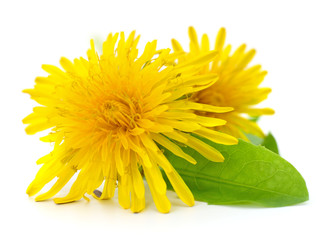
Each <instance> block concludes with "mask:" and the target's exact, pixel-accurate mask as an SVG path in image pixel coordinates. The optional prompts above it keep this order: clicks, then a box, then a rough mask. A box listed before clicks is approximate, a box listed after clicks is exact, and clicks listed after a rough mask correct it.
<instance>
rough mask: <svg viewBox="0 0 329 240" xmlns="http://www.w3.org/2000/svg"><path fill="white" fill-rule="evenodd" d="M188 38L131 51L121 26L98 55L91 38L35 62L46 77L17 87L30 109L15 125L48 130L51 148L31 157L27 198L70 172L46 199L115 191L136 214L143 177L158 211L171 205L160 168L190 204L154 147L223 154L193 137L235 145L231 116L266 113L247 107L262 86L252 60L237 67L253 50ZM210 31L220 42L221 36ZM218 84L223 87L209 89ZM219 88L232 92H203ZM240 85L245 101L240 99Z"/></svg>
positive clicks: (218, 157)
mask: <svg viewBox="0 0 329 240" xmlns="http://www.w3.org/2000/svg"><path fill="white" fill-rule="evenodd" d="M190 36H191V41H192V43H191V53H188V54H182V48H181V47H180V46H179V45H178V43H177V42H176V41H174V50H175V51H176V52H178V53H177V54H176V53H170V49H162V50H157V49H156V41H153V42H149V43H147V45H146V46H145V50H144V52H142V53H141V54H138V48H137V44H138V41H139V36H137V37H136V36H135V32H132V33H131V34H130V35H129V37H128V38H125V36H124V34H123V33H120V34H114V35H113V34H110V35H109V36H108V38H107V39H106V41H105V42H104V43H103V53H102V54H101V55H100V56H99V55H98V54H97V52H96V51H95V47H94V43H93V41H91V48H90V49H89V50H88V52H87V56H88V59H84V58H82V57H81V58H79V59H74V61H73V62H71V61H70V60H68V59H66V58H61V60H60V64H61V67H62V68H58V67H55V66H51V65H43V66H42V67H43V69H44V70H45V71H46V72H47V73H48V74H49V75H48V76H47V77H37V78H36V80H35V83H36V84H35V86H34V88H33V89H26V90H24V92H25V93H28V94H30V96H31V98H32V99H33V100H35V101H36V102H37V103H38V104H39V106H36V107H34V108H33V113H31V114H30V115H28V116H27V117H26V118H24V119H23V123H25V124H28V126H27V128H26V132H27V133H28V134H34V133H36V132H40V131H43V130H47V129H50V131H49V132H48V134H47V135H46V136H45V137H42V138H41V140H42V141H44V142H52V143H53V144H54V149H53V151H52V152H51V153H49V154H48V155H46V156H44V157H42V158H40V159H39V160H38V161H37V163H38V164H43V166H42V167H41V168H40V170H39V172H38V173H37V175H36V177H35V179H34V180H33V181H32V183H31V184H30V185H29V187H28V189H27V193H28V194H29V195H30V196H32V195H35V194H37V193H38V192H40V191H41V190H42V188H43V187H44V186H45V185H46V184H47V183H49V182H50V181H52V180H53V179H56V180H57V181H56V182H55V183H54V185H53V186H52V187H51V188H50V190H48V191H47V192H45V193H42V194H40V195H38V196H37V197H36V198H35V200H36V201H42V200H45V199H49V198H52V197H53V196H55V195H56V194H57V193H58V192H59V191H60V190H61V189H62V188H63V187H64V186H65V185H66V184H67V183H68V181H69V180H70V179H71V178H72V177H73V176H74V175H75V174H78V175H77V178H76V180H75V182H74V183H73V185H72V187H71V189H70V192H69V193H68V194H67V195H66V196H65V197H60V198H55V199H54V201H55V203H67V202H72V201H76V200H79V199H81V198H87V197H86V196H85V194H89V195H93V196H94V197H95V198H97V199H109V198H112V197H113V196H114V193H115V189H116V188H118V197H119V203H120V205H121V206H122V207H123V208H125V209H126V208H130V209H131V211H133V212H140V211H142V210H143V209H144V207H145V197H144V196H145V188H144V180H143V175H144V176H145V179H146V181H147V183H148V185H149V188H150V191H151V194H152V196H153V199H154V202H155V205H156V207H157V209H158V210H159V211H160V212H163V213H167V212H169V210H170V207H171V204H170V202H169V200H168V198H167V196H166V189H167V186H166V183H165V181H164V180H163V178H162V174H161V171H160V169H162V170H163V172H164V173H165V174H166V175H167V177H168V179H169V181H170V182H171V184H172V186H173V188H174V190H175V192H176V193H177V195H178V196H179V197H180V199H181V200H182V201H183V202H184V203H186V204H187V205H188V206H192V205H194V198H193V195H192V193H191V192H190V190H189V188H188V187H187V186H186V184H185V183H184V181H183V180H182V179H181V177H180V176H179V174H178V173H177V172H176V170H175V169H174V168H173V167H172V165H171V164H170V162H169V161H168V160H167V159H166V157H165V156H164V154H163V149H167V150H168V151H171V152H172V153H174V154H175V155H177V156H179V157H181V158H183V159H185V160H187V161H189V162H190V163H191V164H196V160H195V159H193V157H192V156H190V155H188V154H186V153H185V152H184V151H183V149H184V146H189V147H191V148H194V149H195V150H196V151H198V152H199V153H200V154H201V155H203V156H204V157H206V158H207V159H209V160H210V161H215V162H222V161H223V160H224V157H223V156H222V154H221V153H220V152H218V150H216V149H215V148H213V147H211V146H209V145H207V144H206V143H204V142H203V141H201V140H200V138H199V137H201V138H206V139H209V140H211V141H213V142H216V143H219V144H226V145H233V144H236V143H237V139H236V138H235V136H236V137H240V135H239V134H235V133H236V132H234V130H232V131H228V130H227V129H231V128H232V129H233V127H232V126H236V127H237V128H239V129H242V130H245V129H247V130H248V129H251V128H250V126H251V124H250V123H248V124H246V125H244V124H245V123H244V122H243V121H242V120H240V121H238V120H237V119H238V117H239V115H238V114H239V113H242V112H245V113H249V114H250V115H259V113H262V114H263V113H266V111H267V113H269V112H270V110H264V109H249V108H248V106H247V105H248V103H249V104H255V103H257V102H259V101H261V100H263V99H264V98H265V97H266V96H267V93H268V92H269V91H268V90H267V89H265V90H264V89H263V90H257V89H254V88H255V86H257V83H259V82H260V81H261V80H262V78H263V76H264V73H263V72H260V70H259V69H260V68H259V67H256V68H252V70H249V69H247V70H244V68H245V66H246V65H247V64H248V62H249V60H250V59H251V55H253V54H251V53H244V48H243V47H242V48H241V49H240V50H237V53H236V54H233V56H231V57H229V54H228V52H229V51H228V50H225V49H224V50H222V46H223V43H220V44H218V43H217V45H218V46H217V47H216V49H215V51H209V48H208V47H206V45H207V41H206V42H205V43H204V41H203V43H202V49H201V50H200V49H198V46H199V45H198V44H197V42H196V36H195V33H194V30H193V29H190ZM219 38H220V39H219V41H220V42H221V41H223V39H222V38H223V37H219ZM219 53H220V54H219ZM177 58H178V61H177ZM227 59H230V60H227ZM238 60H239V61H238ZM235 61H238V62H239V63H238V64H237V63H235ZM173 63H174V64H173ZM224 63H226V64H225V66H227V67H229V68H228V69H226V70H225V67H223V66H222V65H221V64H224ZM210 65H211V66H213V69H212V70H211V69H209V66H210ZM233 65H234V66H233ZM214 66H216V67H214ZM234 67H235V69H232V68H234ZM236 69H240V72H241V73H240V74H238V72H237V71H236ZM241 75H242V76H245V78H244V79H246V86H247V87H246V88H245V87H244V88H243V91H242V94H240V95H237V94H238V93H239V89H235V90H233V89H234V87H233V85H234V86H239V84H240V83H237V82H238V81H239V80H240V79H241V78H242V76H241ZM223 76H224V77H223ZM218 79H219V80H218ZM247 80H249V83H247V82H248V81H247ZM230 81H232V83H231V84H229V82H230ZM219 83H220V84H223V83H227V85H225V87H218V84H219ZM253 87H254V88H253ZM218 89H221V91H220V93H218V95H219V96H222V95H223V96H224V93H223V92H225V91H229V93H228V94H227V95H225V97H226V96H231V98H228V99H229V100H226V101H224V102H221V103H218V102H217V100H213V99H211V98H212V97H213V96H214V95H216V94H217V93H216V92H217V90H218ZM248 92H249V93H250V94H252V95H253V98H252V100H251V98H250V97H249V98H247V95H248ZM210 93H211V94H210ZM234 94H235V95H234ZM239 97H242V98H243V99H240V100H239V99H238V98H239ZM214 98H215V99H217V98H216V97H215V96H214ZM225 99H226V98H225ZM233 103H234V104H233ZM240 103H243V104H242V105H239V104H240ZM225 104H227V105H225ZM237 109H238V110H237ZM233 110H234V111H233ZM233 116H234V117H233ZM235 116H237V117H235ZM240 118H241V117H240ZM224 119H225V120H224ZM245 121H246V122H247V120H245ZM241 125H242V126H241ZM224 126H226V128H225V127H224ZM253 126H254V125H253ZM244 127H246V128H244ZM218 129H220V130H221V131H217V130H218ZM257 129H258V128H257ZM258 130H259V129H258ZM225 132H226V133H225ZM245 132H248V131H245ZM250 132H252V131H250ZM258 132H259V131H258ZM191 133H193V134H191ZM227 133H229V134H227ZM231 135H233V136H231ZM195 136H199V137H195ZM141 173H143V175H142V174H141ZM101 185H103V189H102V192H101V194H98V193H99V192H95V191H94V190H95V189H97V188H99V187H100V186H101Z"/></svg>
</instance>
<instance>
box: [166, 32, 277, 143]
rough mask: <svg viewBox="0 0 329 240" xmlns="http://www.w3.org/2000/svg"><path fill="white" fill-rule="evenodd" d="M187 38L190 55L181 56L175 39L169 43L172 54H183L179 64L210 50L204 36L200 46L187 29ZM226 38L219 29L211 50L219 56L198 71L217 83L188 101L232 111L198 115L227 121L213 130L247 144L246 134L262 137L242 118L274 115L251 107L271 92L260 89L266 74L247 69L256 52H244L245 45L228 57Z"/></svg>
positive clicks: (179, 46)
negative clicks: (229, 108) (244, 141)
mask: <svg viewBox="0 0 329 240" xmlns="http://www.w3.org/2000/svg"><path fill="white" fill-rule="evenodd" d="M189 37H190V51H189V52H184V50H183V48H182V47H181V45H180V44H179V42H178V41H176V40H175V39H173V40H172V46H173V49H174V51H175V52H177V53H184V54H181V55H180V58H179V63H182V62H185V61H188V59H190V58H194V57H196V56H200V55H202V54H204V53H205V52H208V51H209V49H210V47H209V45H210V44H209V38H208V36H207V35H206V34H204V35H203V36H202V39H201V44H199V42H198V37H197V34H196V31H195V29H194V28H193V27H190V28H189ZM225 37H226V31H225V29H224V28H221V29H220V30H219V32H218V34H217V38H216V43H215V47H214V51H216V52H217V53H218V54H217V56H216V57H215V58H214V60H213V61H211V62H210V63H209V64H207V65H205V66H204V67H203V68H202V70H201V73H202V74H207V73H214V74H217V75H218V81H217V82H216V83H215V84H213V85H212V86H210V87H209V88H206V89H203V90H201V91H199V92H197V93H194V94H193V96H192V99H191V100H192V101H194V102H198V103H205V104H210V105H213V106H226V107H233V108H234V111H231V112H228V113H225V114H220V115H218V114H217V113H210V112H198V114H199V115H202V116H208V117H220V118H221V119H224V120H226V121H227V124H225V125H222V126H216V127H215V129H217V130H219V131H221V132H225V133H228V134H230V135H232V136H235V137H237V138H242V139H244V140H247V141H248V138H247V137H246V135H245V134H246V133H250V134H253V135H255V136H258V137H261V138H263V137H264V133H263V131H262V130H261V129H260V127H259V126H258V125H257V123H255V122H254V121H252V120H250V119H248V118H246V117H245V116H244V115H247V116H249V117H259V116H261V115H271V114H274V111H273V109H271V108H253V107H252V106H253V105H256V104H258V103H260V102H262V101H263V100H265V99H266V98H267V96H268V94H269V93H270V92H271V89H270V88H259V85H260V84H261V83H262V81H263V80H264V77H265V76H266V74H267V72H266V71H263V70H261V66H260V65H255V66H252V67H249V66H248V64H249V63H250V61H251V60H252V59H253V57H254V56H255V53H256V51H255V50H254V49H252V50H249V51H246V45H245V44H243V45H241V46H240V47H239V48H238V49H237V50H235V51H234V53H233V54H230V53H231V48H232V47H231V45H227V46H225Z"/></svg>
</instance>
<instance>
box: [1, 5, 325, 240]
mask: <svg viewBox="0 0 329 240" xmlns="http://www.w3.org/2000/svg"><path fill="white" fill-rule="evenodd" d="M328 10H329V7H328V5H327V4H326V1H278V0H276V1H206V0H200V1H179V0H176V1H169V0H168V1H138V0H137V1H90V2H85V1H77V2H73V1H53V2H52V1H40V2H36V1H9V0H7V1H1V3H0V26H1V32H0V35H1V39H0V62H1V64H0V76H1V85H0V86H1V90H0V91H1V94H0V98H1V101H0V104H1V105H0V106H1V108H0V110H1V117H0V121H1V122H0V123H1V125H0V126H1V132H0V134H1V135H0V148H1V150H0V160H1V165H0V177H1V179H0V184H1V189H0V190H1V198H0V201H1V204H0V208H1V209H0V210H1V212H0V217H1V220H4V221H2V223H1V230H0V238H1V239H22V238H24V239H30V238H31V239H32V238H33V239H73V238H74V239H87V238H91V237H95V238H100V239H128V238H136V239H151V238H152V239H176V238H178V237H184V239H185V238H192V239H204V238H207V239H225V240H229V239H310V238H312V239H328V238H329V234H328V220H327V219H328V214H329V211H328V210H329V209H328V197H329V195H328V189H329V188H328V185H329V181H328V172H329V168H328V167H329V164H328V160H329V157H328V140H327V138H328V133H329V132H328V120H329V119H328V114H327V113H328V103H329V101H328V86H329V85H328V80H329V78H328V70H329V61H328V56H329V47H328V46H329V37H328V30H329V28H328V23H329V17H328ZM190 25H193V26H195V27H196V29H197V32H198V33H199V35H200V36H201V33H208V34H209V36H210V39H211V40H213V41H212V42H213V43H214V39H215V35H216V33H217V31H218V29H219V28H220V27H222V26H223V27H226V29H227V41H228V42H230V43H232V44H233V46H234V47H238V46H239V45H240V44H242V43H247V45H248V47H249V48H256V50H257V55H256V57H255V59H254V61H253V63H254V64H256V63H261V64H262V66H263V68H264V69H266V70H268V72H269V73H268V76H267V77H266V79H265V81H264V86H269V87H272V90H273V92H272V93H271V94H270V96H269V99H268V100H267V101H266V102H265V104H264V106H269V107H273V108H274V109H275V110H276V114H275V115H274V116H272V117H264V118H263V119H262V120H261V122H260V124H261V126H262V127H263V128H264V129H265V130H266V131H267V130H271V131H272V132H273V133H274V135H275V136H276V138H277V140H278V143H279V147H280V150H281V154H282V156H283V157H285V158H286V159H287V160H288V161H289V162H291V163H292V164H293V165H294V166H295V167H296V168H297V169H298V170H299V171H300V172H301V174H302V175H303V176H304V178H305V179H306V182H307V186H308V188H309V193H310V200H309V201H308V202H306V203H303V204H300V205H297V206H292V207H283V208H258V207H248V206H244V207H241V206H209V205H207V204H205V203H200V202H197V203H196V205H195V206H194V207H192V208H189V207H185V206H184V205H183V204H182V203H181V202H180V201H179V200H178V199H177V197H176V195H175V194H174V193H172V192H169V193H168V196H169V198H170V200H171V202H172V211H171V213H169V214H160V213H158V212H157V211H156V209H155V206H154V203H153V202H152V199H151V196H150V194H147V198H146V209H145V210H144V211H143V212H142V213H140V214H132V213H131V212H130V211H129V210H123V209H122V208H121V207H120V206H119V204H118V202H117V200H116V199H114V200H111V201H103V202H99V201H96V200H93V199H91V202H89V203H87V202H86V201H84V200H82V201H79V202H77V203H73V204H66V205H60V206H59V205H55V204H54V203H53V202H52V201H46V202H42V203H36V202H34V201H33V199H30V198H28V196H27V195H26V194H25V190H26V187H27V186H28V184H29V182H30V181H32V179H33V178H34V175H35V173H36V172H37V170H38V166H37V165H36V164H35V161H36V160H37V159H38V158H39V157H41V156H43V155H44V154H46V153H48V152H49V151H50V146H49V145H47V144H44V143H41V142H39V141H38V136H27V135H25V132H24V126H23V124H22V123H21V119H22V118H23V117H24V116H26V115H27V114H28V113H30V112H31V109H32V107H33V106H34V102H33V101H31V100H30V99H29V97H28V95H25V94H23V93H21V91H22V89H25V88H31V87H33V84H34V78H35V77H36V76H40V75H45V73H44V72H43V71H42V70H41V64H44V63H47V64H53V65H59V64H58V61H59V59H60V57H61V56H66V57H68V58H69V59H73V58H75V57H79V56H84V57H85V56H86V54H85V53H86V50H87V49H88V47H89V39H90V38H91V37H98V38H100V39H104V38H105V37H106V35H107V34H108V33H110V32H117V31H125V32H127V33H128V32H130V31H131V30H134V29H136V30H137V33H139V34H141V35H142V41H141V44H140V45H139V46H140V48H143V45H144V44H145V42H146V41H150V40H153V39H158V40H159V41H158V46H159V47H170V39H171V38H172V37H175V38H177V39H178V40H179V41H180V42H181V43H182V44H183V45H184V46H185V48H187V46H188V37H187V28H188V26H190ZM1 235H3V236H1Z"/></svg>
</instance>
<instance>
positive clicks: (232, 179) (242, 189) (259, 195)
mask: <svg viewBox="0 0 329 240" xmlns="http://www.w3.org/2000/svg"><path fill="white" fill-rule="evenodd" d="M201 140H203V141H204V142H206V143H208V144H209V145H211V146H213V147H215V148H216V149H218V150H219V151H220V152H221V153H222V154H223V155H224V157H225V161H224V162H223V163H215V162H210V161H209V160H207V159H206V158H204V157H203V156H202V155H200V154H199V153H198V152H196V151H195V150H194V149H192V148H189V147H184V149H183V150H184V151H185V152H186V153H187V154H190V155H191V156H192V157H194V158H195V159H196V160H197V162H198V163H197V164H196V165H193V164H191V163H189V162H187V161H185V160H183V159H182V158H180V157H177V156H176V155H174V154H172V153H171V152H169V151H168V150H165V155H166V156H167V158H168V159H169V161H170V162H171V164H172V165H173V167H174V168H175V169H176V170H177V172H178V173H179V174H180V175H181V177H182V178H183V180H184V181H185V183H186V184H187V186H188V187H189V188H190V190H191V191H192V193H193V195H194V197H195V199H196V200H198V201H204V202H208V203H209V204H241V203H252V204H257V205H262V206H266V207H281V206H287V205H293V204H297V203H301V202H304V201H306V200H308V191H307V187H306V184H305V181H304V179H303V177H302V176H301V175H300V173H299V172H298V171H297V170H296V169H295V168H294V167H293V166H292V165H291V164H290V163H289V162H287V161H286V160H284V159H283V158H281V157H280V156H279V155H277V154H275V153H273V152H272V151H270V150H268V149H266V148H265V147H263V146H256V145H254V144H251V143H247V142H245V141H243V140H240V141H239V144H237V145H233V146H225V145H220V144H216V143H213V142H211V141H208V140H206V139H201ZM164 178H165V181H166V182H167V185H168V188H169V189H172V186H171V185H170V182H169V181H168V179H167V178H166V176H165V174H164Z"/></svg>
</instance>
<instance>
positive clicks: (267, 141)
mask: <svg viewBox="0 0 329 240" xmlns="http://www.w3.org/2000/svg"><path fill="white" fill-rule="evenodd" d="M262 145H263V146H264V147H266V148H267V149H269V150H271V151H272V152H275V153H276V154H279V148H278V144H277V143H276V140H275V138H274V136H273V135H272V133H269V134H267V136H266V137H265V138H264V141H263V142H262Z"/></svg>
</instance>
